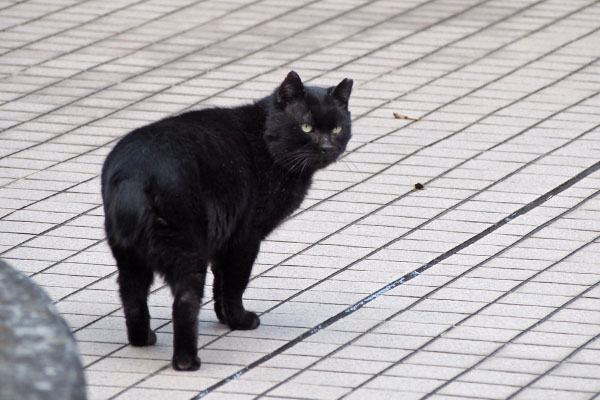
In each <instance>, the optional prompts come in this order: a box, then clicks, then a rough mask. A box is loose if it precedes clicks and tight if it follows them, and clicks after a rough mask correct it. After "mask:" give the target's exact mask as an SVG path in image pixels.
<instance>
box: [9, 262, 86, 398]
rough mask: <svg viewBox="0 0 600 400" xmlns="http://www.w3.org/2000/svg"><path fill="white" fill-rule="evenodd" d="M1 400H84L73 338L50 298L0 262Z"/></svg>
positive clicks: (80, 368)
mask: <svg viewBox="0 0 600 400" xmlns="http://www.w3.org/2000/svg"><path fill="white" fill-rule="evenodd" d="M0 399H2V400H13V399H14V400H16V399H18V400H62V399H65V400H84V399H86V391H85V379H84V375H83V368H82V366H81V361H80V359H79V354H78V352H77V345H76V344H75V341H74V339H73V335H72V333H71V331H70V329H69V327H68V326H67V324H66V323H65V321H64V320H63V319H62V317H61V316H60V315H59V314H58V312H57V311H56V308H55V307H54V306H53V305H52V301H51V300H50V298H49V297H48V295H47V294H46V293H45V292H44V291H43V290H42V289H41V288H39V287H38V286H37V285H36V284H35V283H33V282H32V281H31V280H30V279H29V278H28V277H27V276H25V275H23V274H22V273H20V272H18V271H16V270H14V269H13V268H11V267H10V266H9V265H8V264H6V263H5V262H4V261H2V260H0Z"/></svg>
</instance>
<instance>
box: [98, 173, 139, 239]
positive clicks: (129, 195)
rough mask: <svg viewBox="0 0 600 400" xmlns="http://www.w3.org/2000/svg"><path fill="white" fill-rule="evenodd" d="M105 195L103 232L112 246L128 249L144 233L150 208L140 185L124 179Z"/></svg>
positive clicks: (111, 187)
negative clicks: (104, 229) (104, 231)
mask: <svg viewBox="0 0 600 400" xmlns="http://www.w3.org/2000/svg"><path fill="white" fill-rule="evenodd" d="M107 189H108V190H106V191H105V192H104V193H103V194H104V213H105V228H106V236H107V238H108V242H109V244H110V245H111V246H116V247H118V248H121V249H128V248H131V247H133V246H135V245H136V243H139V239H140V238H141V237H142V235H143V234H144V232H145V231H146V227H147V222H148V218H149V215H148V214H149V211H150V204H149V202H148V197H147V195H146V191H145V190H144V185H143V183H140V182H137V181H135V180H129V179H125V180H122V181H120V182H118V183H115V184H112V185H110V187H109V188H107Z"/></svg>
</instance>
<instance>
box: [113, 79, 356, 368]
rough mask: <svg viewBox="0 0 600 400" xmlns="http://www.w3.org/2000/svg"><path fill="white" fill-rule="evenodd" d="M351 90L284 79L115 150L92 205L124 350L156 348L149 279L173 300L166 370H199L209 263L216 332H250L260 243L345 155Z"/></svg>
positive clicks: (149, 129)
mask: <svg viewBox="0 0 600 400" xmlns="http://www.w3.org/2000/svg"><path fill="white" fill-rule="evenodd" d="M351 90H352V80H350V79H344V80H343V81H342V82H341V83H340V84H339V85H337V86H336V87H330V88H317V87H305V86H304V85H303V83H302V81H301V80H300V77H299V76H298V74H296V73H295V72H293V71H292V72H290V73H289V74H288V75H287V77H286V78H285V80H284V81H283V83H282V84H281V85H280V86H279V87H278V88H277V89H276V90H275V92H274V93H273V94H272V95H270V96H267V97H265V98H263V99H261V100H259V101H257V102H256V103H254V104H250V105H245V106H240V107H236V108H214V109H206V110H200V111H192V112H187V113H184V114H181V115H177V116H174V117H170V118H166V119H163V120H161V121H158V122H156V123H153V124H150V125H148V126H145V127H142V128H139V129H136V130H134V131H132V132H131V133H129V134H127V135H126V136H125V137H123V139H121V140H120V141H119V143H118V144H117V145H116V146H115V148H114V149H113V150H112V151H111V152H110V154H109V155H108V157H107V159H106V162H105V163H104V167H103V169H102V197H103V200H104V212H105V216H106V220H105V227H106V233H107V237H108V244H109V245H110V248H111V250H112V253H113V255H114V257H115V259H116V261H117V266H118V269H119V279H118V282H119V289H120V294H121V300H122V302H123V309H124V312H125V320H126V325H127V334H128V338H129V342H130V343H131V344H132V345H134V346H147V345H152V344H154V343H155V342H156V335H155V334H154V332H152V330H150V314H149V312H148V306H147V302H146V300H147V297H148V291H149V288H150V285H151V283H152V280H153V275H154V271H156V272H158V273H159V274H160V275H162V276H164V278H165V280H166V282H167V283H168V284H169V286H170V288H171V290H172V292H173V295H174V298H175V300H174V302H173V330H174V339H173V341H174V344H173V346H174V353H173V367H174V368H175V369H177V370H196V369H198V368H199V367H200V359H199V358H198V349H197V335H198V312H199V310H200V302H201V300H202V296H203V290H204V279H205V276H206V269H207V265H208V264H209V263H210V264H211V268H212V271H213V274H214V290H213V296H214V303H215V312H216V314H217V317H218V319H219V321H221V322H222V323H224V324H227V325H229V326H230V327H231V329H254V328H256V327H258V325H259V323H260V321H259V318H258V316H257V315H256V314H255V313H253V312H250V311H246V310H245V309H244V306H243V305H242V294H243V292H244V290H245V289H246V286H247V284H248V280H249V277H250V271H251V269H252V264H253V263H254V259H255V258H256V255H257V253H258V250H259V246H260V242H261V240H263V239H264V238H265V237H266V236H267V235H268V234H269V233H270V232H271V231H272V230H273V229H274V228H275V227H276V226H277V225H278V224H279V223H281V222H282V221H283V219H284V218H286V217H287V216H289V215H290V214H291V213H292V212H293V211H294V210H295V209H296V208H297V207H298V206H299V205H300V203H301V202H302V200H303V199H304V196H305V195H306V191H307V190H308V188H309V186H310V184H311V180H312V176H313V174H314V172H315V171H316V170H318V169H320V168H323V167H325V166H327V165H328V164H330V163H332V162H334V161H335V160H336V159H337V158H338V157H339V156H340V154H342V152H343V151H344V150H345V148H346V144H347V143H348V140H349V139H350V136H351V129H350V128H351V123H350V112H349V111H348V100H349V97H350V92H351Z"/></svg>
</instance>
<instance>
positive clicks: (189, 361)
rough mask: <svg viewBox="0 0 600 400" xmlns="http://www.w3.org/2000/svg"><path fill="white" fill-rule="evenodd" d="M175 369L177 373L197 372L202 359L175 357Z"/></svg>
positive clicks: (183, 355) (184, 356) (191, 356)
mask: <svg viewBox="0 0 600 400" xmlns="http://www.w3.org/2000/svg"><path fill="white" fill-rule="evenodd" d="M172 363H173V369H175V370H177V371H196V370H198V369H199V368H200V358H198V356H197V355H189V354H180V355H173V362H172Z"/></svg>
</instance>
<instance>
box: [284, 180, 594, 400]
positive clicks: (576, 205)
mask: <svg viewBox="0 0 600 400" xmlns="http://www.w3.org/2000/svg"><path fill="white" fill-rule="evenodd" d="M598 194H600V190H597V191H596V192H594V193H592V194H591V195H590V196H588V197H586V198H585V199H583V200H582V201H580V202H579V203H577V204H575V205H574V206H573V207H571V208H569V209H567V210H566V211H564V212H562V213H560V214H559V215H557V216H555V217H553V218H551V219H549V220H548V221H546V222H544V223H543V224H541V225H539V226H536V227H535V228H534V229H532V230H531V231H529V232H527V233H526V234H525V235H523V236H522V237H520V238H519V239H518V240H516V241H514V242H513V243H511V244H510V245H508V246H507V247H504V248H502V249H501V250H500V251H498V252H496V253H495V254H493V255H491V256H489V257H487V258H486V259H485V260H483V261H481V262H479V263H477V264H476V265H474V266H473V267H471V268H469V269H468V270H466V271H464V272H462V273H461V274H460V275H458V276H456V277H454V278H453V279H451V280H449V281H448V282H446V283H444V284H443V285H442V286H439V287H437V288H436V289H434V290H432V291H431V292H429V293H427V294H426V295H425V296H423V297H421V298H419V299H418V300H417V301H415V302H414V303H412V304H410V305H409V306H408V307H406V308H404V309H402V310H400V311H398V312H396V313H394V314H393V315H391V316H390V317H388V318H386V319H385V320H384V321H382V322H380V323H378V324H377V325H375V326H373V327H372V328H369V331H368V332H371V331H373V330H375V329H376V328H378V327H379V326H380V325H382V324H383V323H384V322H388V321H391V320H392V319H394V318H396V317H397V316H398V315H400V314H402V313H404V312H406V311H408V310H410V309H413V308H414V307H415V306H416V305H418V304H420V303H421V302H422V301H424V300H425V299H428V298H431V295H433V294H435V293H437V292H439V291H440V290H442V289H443V288H446V287H448V285H450V284H452V283H454V282H456V281H457V280H459V279H460V278H462V277H464V276H465V275H467V274H469V273H471V272H473V271H474V270H475V269H477V268H479V267H481V266H482V265H485V264H486V263H488V262H489V261H491V260H493V259H495V258H497V257H498V256H500V255H501V254H503V253H505V252H506V251H508V250H510V249H512V248H514V247H515V246H517V245H519V244H520V243H522V242H524V241H525V240H527V239H529V238H530V237H531V236H533V235H535V234H536V233H538V232H539V231H541V230H542V229H545V228H546V227H548V226H549V225H551V224H553V223H554V222H556V221H558V220H559V219H561V218H564V217H565V216H566V215H568V214H570V213H571V212H573V211H574V210H576V209H577V208H579V207H580V206H582V205H583V204H585V203H587V202H588V201H590V200H591V199H593V198H595V197H596V196H598ZM598 239H600V236H597V237H595V238H594V239H592V240H590V241H589V242H587V243H584V244H583V245H581V246H579V247H578V248H576V249H575V250H572V251H571V252H569V253H568V254H567V255H565V256H563V257H562V258H561V259H559V260H558V261H555V262H553V263H551V264H550V265H548V266H547V267H545V268H544V269H542V270H540V271H538V272H536V273H535V274H533V275H531V276H529V277H528V278H527V279H525V280H523V281H522V282H520V283H519V284H517V285H516V286H514V287H512V288H511V289H510V290H508V291H506V292H504V293H503V294H502V295H500V296H499V297H497V298H495V299H494V300H492V301H490V302H488V303H486V304H485V305H484V306H482V307H480V308H479V309H478V310H476V311H473V312H472V313H471V314H469V315H467V316H466V317H465V318H463V319H461V320H460V321H458V322H456V323H454V324H453V325H451V326H449V327H448V328H447V329H445V330H444V331H443V332H440V333H438V334H437V335H436V336H434V337H432V338H431V339H430V340H428V341H427V342H425V343H423V344H422V345H420V346H419V347H418V348H416V349H414V350H411V351H410V352H409V353H408V354H406V355H404V356H403V357H402V358H400V359H399V360H397V361H396V362H394V363H393V364H391V365H389V366H388V367H386V368H384V369H383V370H381V371H379V372H378V373H377V374H375V375H373V376H372V377H370V378H369V379H367V380H366V381H364V382H361V383H360V384H359V385H358V386H355V387H353V388H352V390H351V392H349V393H346V394H344V395H343V396H342V397H341V398H344V397H346V396H348V395H349V394H350V393H352V392H354V391H356V390H357V389H359V388H361V387H363V386H365V385H367V384H368V383H369V382H371V381H373V380H374V379H375V378H376V377H378V376H381V375H383V374H385V373H386V372H387V371H389V370H391V369H392V368H394V367H395V366H397V365H399V364H401V363H403V362H405V361H406V360H407V359H409V358H410V357H412V356H413V355H414V354H416V353H418V352H419V351H422V350H423V349H425V348H426V347H427V346H429V345H430V344H431V343H433V342H434V341H436V340H437V339H439V338H441V337H443V336H445V335H446V334H448V332H450V331H452V330H453V329H454V328H456V327H457V326H459V325H461V324H463V323H465V321H468V320H469V319H471V318H472V317H473V316H475V315H477V314H479V313H481V312H482V311H483V310H485V309H487V308H488V307H490V306H492V305H493V304H497V303H498V301H500V300H502V299H504V298H505V297H507V296H508V295H510V294H512V293H514V292H515V291H516V290H518V289H519V288H521V287H523V286H524V285H525V284H527V283H529V282H531V281H532V280H533V279H535V278H536V277H538V276H540V275H541V274H543V273H545V272H547V271H549V270H550V269H551V268H553V267H555V266H556V265H558V264H559V263H561V262H563V261H565V260H566V259H568V258H569V257H572V256H573V255H575V254H577V253H578V252H579V251H581V250H583V249H585V248H586V247H588V246H590V245H591V244H593V243H595V242H596V241H597V240H598ZM597 285H598V283H596V284H594V285H593V286H592V287H589V288H587V289H586V290H584V291H583V292H581V293H579V294H578V295H577V296H575V297H574V298H572V299H570V300H569V301H567V302H566V303H564V304H563V305H562V306H560V307H558V309H561V308H564V307H565V306H567V305H568V304H571V303H572V302H573V300H574V299H575V298H578V297H581V296H583V295H584V294H585V293H587V292H589V291H590V290H592V289H593V288H594V287H596V286H597ZM558 309H557V310H558ZM557 310H554V311H553V312H552V313H550V314H548V315H547V316H546V317H544V318H543V319H541V320H540V321H537V322H536V323H534V324H533V325H531V326H529V327H528V328H526V329H524V330H522V331H521V332H520V333H519V334H518V335H516V336H515V337H513V338H512V339H510V340H509V341H508V343H510V342H512V341H514V340H515V339H517V338H519V337H521V336H522V334H524V333H525V332H528V331H530V330H531V329H533V328H535V327H536V326H538V325H539V324H540V323H542V322H543V321H545V320H547V319H548V318H550V317H551V316H552V315H554V314H555V313H556V311H557ZM368 332H365V333H363V334H361V335H360V336H358V337H356V338H354V339H352V341H351V342H354V341H356V340H358V339H359V338H360V337H362V336H364V334H366V333H368ZM348 344H349V343H348ZM348 344H346V345H344V346H342V347H346V346H347V345H348ZM505 345H506V344H504V345H502V346H500V347H499V348H498V349H496V350H494V351H493V352H492V353H491V354H489V355H488V356H486V358H484V359H482V360H480V361H479V362H478V363H476V364H475V365H473V366H471V367H470V368H469V369H468V370H471V369H473V368H475V367H476V366H477V365H479V364H481V363H482V362H483V361H485V360H486V359H488V358H489V357H491V356H493V355H494V354H497V353H498V351H500V349H501V348H503V347H505ZM338 350H339V349H336V352H337V351H338ZM466 372H467V371H463V372H462V373H461V374H459V375H457V376H454V377H453V378H452V379H451V380H456V378H458V377H459V376H462V375H464V373H466ZM288 379H289V378H288ZM451 380H450V379H449V380H447V381H445V382H444V384H442V385H440V386H438V387H437V388H436V389H435V390H433V391H432V392H431V393H429V394H427V396H429V395H431V394H432V393H435V392H436V391H437V390H439V389H440V388H442V387H443V386H445V385H446V384H448V383H449V382H450V381H451ZM427 396H425V397H423V399H424V398H426V397H427Z"/></svg>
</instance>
